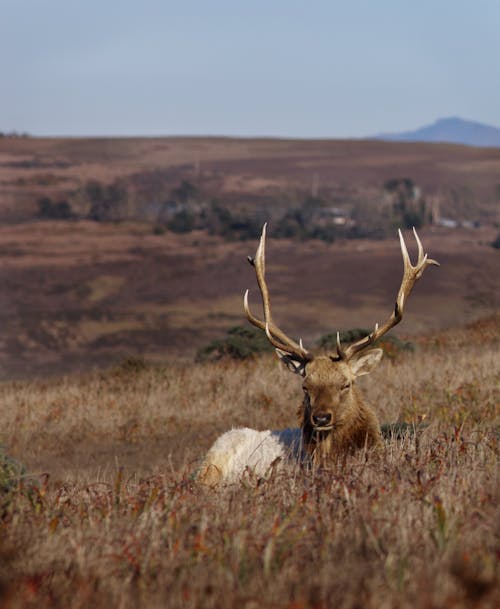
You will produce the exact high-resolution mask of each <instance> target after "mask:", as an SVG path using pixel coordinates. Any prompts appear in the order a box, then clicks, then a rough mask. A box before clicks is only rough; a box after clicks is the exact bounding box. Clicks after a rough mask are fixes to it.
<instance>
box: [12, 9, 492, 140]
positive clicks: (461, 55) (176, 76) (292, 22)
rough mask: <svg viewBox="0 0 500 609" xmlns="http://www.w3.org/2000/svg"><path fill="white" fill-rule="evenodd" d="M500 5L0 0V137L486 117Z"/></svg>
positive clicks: (342, 132) (245, 130) (361, 127)
mask: <svg viewBox="0 0 500 609" xmlns="http://www.w3.org/2000/svg"><path fill="white" fill-rule="evenodd" d="M499 58H500V2H499V1H498V0H470V1H469V0H420V1H419V2H415V1H414V0H344V1H337V0H308V1H306V0H302V1H295V0H178V1H177V2H173V1H170V0H140V1H139V0H135V1H132V0H0V74H1V78H0V131H3V132H10V131H14V130H15V131H18V132H27V133H30V134H32V135H40V136H42V135H51V136H92V135H95V136H110V135H117V136H122V135H151V136H161V135H234V136H272V137H274V136H280V137H281V136H282V137H305V138H307V137H311V138H330V137H335V138H344V137H363V136H369V135H375V134H377V133H385V132H399V131H405V130H409V129H413V128H417V127H420V126H422V125H426V124H429V123H431V122H433V121H434V120H436V119H437V118H441V117H447V116H459V117H461V118H465V119H471V120H475V121H478V122H483V123H487V124H490V125H493V126H497V127H500V61H499Z"/></svg>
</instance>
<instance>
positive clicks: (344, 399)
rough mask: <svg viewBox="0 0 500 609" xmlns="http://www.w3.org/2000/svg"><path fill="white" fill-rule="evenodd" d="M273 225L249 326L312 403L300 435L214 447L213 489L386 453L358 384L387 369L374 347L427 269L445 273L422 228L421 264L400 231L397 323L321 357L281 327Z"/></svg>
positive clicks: (209, 469) (225, 441) (208, 461)
mask: <svg viewBox="0 0 500 609" xmlns="http://www.w3.org/2000/svg"><path fill="white" fill-rule="evenodd" d="M266 226H267V225H266V224H265V225H264V227H263V229H262V235H261V238H260V243H259V246H258V248H257V252H256V254H255V258H251V257H249V258H248V260H249V262H250V264H251V265H252V266H253V267H254V268H255V273H256V276H257V284H258V286H259V290H260V293H261V297H262V305H263V312H264V319H258V318H257V317H255V316H254V315H253V314H252V312H251V311H250V307H249V304H248V290H247V291H246V292H245V296H244V300H243V306H244V310H245V314H246V317H247V319H248V321H249V322H250V323H251V324H253V325H254V326H256V327H257V328H260V329H261V330H263V331H264V332H265V333H266V336H267V338H268V340H269V342H270V343H271V344H272V345H273V346H274V348H275V350H276V353H277V355H278V357H279V358H280V359H281V361H282V362H283V363H284V364H285V365H286V366H287V368H288V369H289V370H291V371H292V372H294V373H296V374H299V375H300V376H302V377H303V382H302V388H303V391H304V397H303V400H302V403H301V404H300V406H299V408H298V410H297V416H298V421H299V428H297V429H285V430H281V431H270V430H266V431H256V430H253V429H248V428H241V429H232V430H230V431H228V432H226V433H225V434H223V435H222V436H220V437H219V438H218V439H217V440H216V441H215V443H214V444H213V445H212V447H211V448H210V450H209V451H208V453H207V455H206V457H205V459H204V461H203V464H202V466H201V468H200V469H199V471H198V479H199V480H200V481H201V482H202V483H204V484H208V485H213V484H216V483H219V482H228V483H231V482H237V481H238V480H239V479H240V478H241V476H242V474H243V473H244V472H245V471H246V470H252V471H253V472H254V473H255V474H256V475H258V476H265V475H266V473H269V471H270V470H271V469H272V467H273V466H274V465H276V464H278V463H280V462H286V461H290V460H294V461H297V462H304V461H307V462H309V463H311V464H313V465H325V464H328V462H331V461H334V460H336V459H337V458H338V457H340V456H342V455H345V454H347V453H349V452H352V451H354V450H356V449H359V448H363V447H368V448H369V447H374V448H378V447H380V446H381V445H382V434H381V431H380V424H379V421H378V417H377V415H376V413H375V411H374V410H373V408H372V407H370V406H369V405H368V404H366V403H365V402H364V401H363V397H362V395H361V392H360V391H359V389H358V387H357V386H356V379H357V378H358V377H360V376H363V375H365V374H369V373H370V372H371V371H372V370H373V369H374V368H375V366H376V365H377V364H378V363H379V362H380V360H381V358H382V353H383V352H382V349H380V348H373V344H374V343H375V342H376V341H377V340H379V339H380V338H381V337H382V336H384V334H386V333H387V332H388V331H389V330H390V329H391V328H393V327H394V326H395V325H396V324H398V323H399V322H400V321H401V319H402V318H403V313H404V308H405V305H406V301H407V299H408V296H409V295H410V292H411V291H412V289H413V286H414V285H415V283H416V281H417V280H418V279H420V277H421V276H422V274H423V272H424V270H425V269H426V268H427V267H428V266H430V265H438V266H439V263H438V262H436V261H435V260H432V259H430V258H429V257H428V255H427V254H424V249H423V246H422V243H421V241H420V239H419V237H418V235H417V232H416V230H415V229H413V233H414V235H415V239H416V242H417V247H418V258H417V263H416V264H415V265H412V263H411V261H410V256H409V254H408V250H407V247H406V244H405V241H404V238H403V235H402V233H401V231H398V233H399V240H400V245H401V253H402V256H403V269H404V270H403V278H402V281H401V285H400V288H399V291H398V294H397V297H396V303H395V306H394V308H393V310H392V313H391V314H390V316H389V317H388V318H387V320H386V321H385V322H384V323H383V324H382V325H379V324H375V327H374V329H373V331H372V332H370V333H369V334H367V335H366V336H364V337H363V338H361V339H359V340H356V341H355V342H353V343H352V344H350V345H347V346H344V345H342V343H341V340H340V335H339V333H338V332H337V341H336V342H337V344H336V349H335V351H334V352H331V353H326V354H314V353H312V352H311V351H310V350H308V349H306V348H305V347H304V345H303V343H302V340H299V342H296V341H295V340H293V339H292V338H290V337H288V336H287V335H286V334H285V333H284V332H283V330H281V329H280V328H279V327H278V326H277V325H276V323H275V322H274V320H273V317H272V314H271V302H270V297H269V290H268V287H267V283H266V277H265V274H266V272H265V266H266V261H265V247H266Z"/></svg>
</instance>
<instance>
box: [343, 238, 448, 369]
mask: <svg viewBox="0 0 500 609" xmlns="http://www.w3.org/2000/svg"><path fill="white" fill-rule="evenodd" d="M398 233H399V242H400V245H401V254H402V256H403V279H402V280H401V285H400V287H399V291H398V294H397V297H396V304H395V306H394V310H393V312H392V314H391V315H390V317H389V318H388V319H387V321H386V322H385V323H384V324H383V325H382V326H381V327H379V325H378V324H376V325H375V328H374V330H373V332H371V333H370V334H368V336H365V337H364V338H361V339H360V340H358V341H356V342H355V343H353V344H352V345H349V346H348V347H347V348H346V349H345V350H344V351H342V349H341V348H340V350H339V345H340V341H339V340H338V339H337V353H338V355H339V357H341V358H342V359H346V360H348V359H350V358H351V357H353V355H355V354H356V353H359V352H360V351H362V350H363V349H366V348H367V347H369V346H370V345H371V344H373V343H374V342H375V341H376V340H378V339H379V338H381V337H382V336H383V335H384V334H385V333H386V332H388V331H389V330H390V329H391V328H393V327H394V326H395V325H397V324H398V323H399V322H400V321H401V319H402V318H403V312H404V306H405V303H406V300H407V298H408V296H409V295H410V292H411V291H412V289H413V286H414V285H415V282H416V281H417V280H418V279H420V277H421V276H422V274H423V272H424V271H425V269H426V268H427V267H428V266H430V265H432V264H435V265H437V266H439V262H437V261H436V260H433V259H432V258H429V257H428V256H427V254H425V253H424V248H423V246H422V242H421V241H420V239H419V236H418V235H417V231H416V230H415V228H413V234H414V235H415V239H416V241H417V247H418V257H417V263H416V264H415V266H413V265H412V263H411V260H410V255H409V254H408V248H407V247H406V243H405V240H404V238H403V234H402V233H401V230H398ZM341 353H342V354H343V357H342V355H341Z"/></svg>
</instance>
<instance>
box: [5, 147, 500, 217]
mask: <svg viewBox="0 0 500 609" xmlns="http://www.w3.org/2000/svg"><path fill="white" fill-rule="evenodd" d="M499 176H500V149H495V148H484V149H483V148H472V147H467V146H459V145H449V144H415V143H399V142H380V141H368V140H359V141H347V140H346V141H344V140H277V139H230V138H173V137H172V138H145V139H140V138H134V139H127V138H121V139H104V138H103V139H79V138H73V139H50V138H8V137H4V138H0V217H2V218H4V219H7V220H16V219H17V220H19V219H26V218H29V217H32V216H33V214H34V213H35V211H36V209H37V207H36V204H37V201H38V200H39V199H40V197H42V196H50V197H54V198H55V199H57V198H65V197H67V196H69V195H70V194H71V193H74V192H75V191H76V190H77V189H78V188H80V187H82V186H83V185H84V184H85V183H87V182H88V181H89V180H97V181H99V182H101V183H104V184H109V183H112V182H114V181H116V180H118V179H120V180H125V182H126V183H127V184H128V187H129V188H131V189H132V190H133V189H134V188H138V187H139V186H138V184H140V185H141V186H142V188H144V185H145V184H147V186H148V188H149V190H151V191H152V192H153V193H154V198H155V199H158V200H160V201H161V200H164V199H165V198H166V197H167V196H168V192H169V190H170V189H172V188H174V187H175V186H177V185H178V184H179V182H180V180H182V179H190V180H193V181H195V182H196V183H197V184H198V185H199V186H200V187H201V188H202V189H203V192H204V193H205V194H206V195H207V196H212V197H218V198H222V199H226V200H229V201H230V202H232V203H233V204H235V205H236V204H241V203H242V202H245V201H247V202H249V203H251V202H252V201H255V200H256V199H258V200H261V199H262V198H264V200H265V201H274V200H276V199H285V200H286V199H287V198H289V197H293V196H294V194H296V193H297V192H302V193H304V192H305V193H307V192H310V190H311V188H312V184H313V182H315V184H316V188H318V189H319V192H320V194H326V195H328V197H329V198H330V199H331V200H334V201H337V202H338V203H343V202H346V201H349V200H355V199H359V198H363V199H368V200H369V199H371V198H377V197H380V193H381V189H382V186H383V184H384V182H385V181H387V180H390V179H393V178H401V177H408V178H411V179H412V180H413V181H414V182H415V183H416V184H417V185H418V186H419V187H420V188H421V189H422V190H423V192H424V194H425V195H431V196H439V197H440V198H441V200H442V212H443V213H447V214H455V215H461V216H466V217H469V219H471V220H477V219H481V220H483V221H486V220H491V219H494V218H495V217H496V213H497V211H496V210H497V207H498V202H499V200H500V194H499V185H500V178H499ZM155 185H156V186H155Z"/></svg>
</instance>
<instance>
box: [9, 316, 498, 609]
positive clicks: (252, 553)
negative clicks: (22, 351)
mask: <svg viewBox="0 0 500 609" xmlns="http://www.w3.org/2000/svg"><path fill="white" fill-rule="evenodd" d="M499 327H500V319H499V317H498V316H492V317H489V318H488V319H484V320H482V321H479V322H475V323H474V324H472V325H470V326H468V327H463V328H460V329H456V330H452V331H451V330H448V331H445V332H440V333H434V334H429V335H422V336H421V338H419V339H418V340H417V341H416V349H415V351H414V352H413V353H406V352H405V353H401V354H398V355H397V356H396V357H395V358H386V359H385V361H384V362H383V364H382V365H381V366H380V368H379V369H378V370H377V371H376V372H374V373H373V375H371V377H367V378H366V381H364V382H363V387H364V391H365V394H366V396H367V400H369V401H370V403H372V404H373V405H374V406H375V408H376V410H377V412H378V413H379V416H380V419H381V420H382V421H398V420H404V421H409V422H418V421H420V420H422V419H423V420H425V422H427V423H428V426H427V427H426V428H425V430H424V431H422V432H420V433H418V434H417V435H416V436H411V437H410V436H409V437H407V438H405V439H402V440H392V441H388V442H387V445H386V449H385V451H384V452H383V454H382V455H380V456H376V455H373V454H369V453H368V454H365V453H359V454H357V455H355V456H352V457H349V458H347V459H346V460H345V463H343V464H341V465H338V466H335V467H332V469H330V470H323V471H318V472H315V473H308V472H304V471H301V470H299V469H297V468H294V467H293V466H290V468H289V469H288V470H286V471H285V472H284V473H283V474H280V475H275V476H271V478H270V479H268V480H255V479H254V478H253V477H252V476H251V475H250V473H249V475H248V476H247V477H246V478H245V479H244V480H242V482H241V484H240V485H238V486H236V487H228V488H219V489H206V488H201V487H200V486H198V485H197V484H196V482H195V481H194V480H193V477H192V474H193V472H194V471H195V470H196V467H197V465H198V463H199V462H200V459H201V458H202V456H203V454H204V452H205V451H206V450H207V448H208V447H209V445H210V444H211V442H212V441H213V440H214V439H215V437H216V436H217V435H218V434H219V433H220V432H222V431H224V430H226V429H229V428H230V427H232V426H237V425H247V426H252V427H256V428H260V429H264V428H269V427H271V428H274V427H285V426H289V425H293V424H294V416H295V409H296V405H297V404H298V401H299V400H300V380H299V379H298V378H296V377H294V376H292V375H290V374H289V373H288V372H286V371H284V370H282V369H281V368H280V367H279V366H278V364H277V362H275V360H274V359H273V358H271V357H267V356H264V357H262V358H260V359H256V360H254V361H250V362H243V363H235V362H219V363H215V364H213V363H212V364H204V365H201V364H199V365H191V364H174V363H172V364H168V365H165V366H143V365H142V364H141V363H140V362H139V361H136V360H132V361H129V362H125V363H124V364H123V365H121V366H117V367H115V368H113V369H110V370H108V371H106V372H101V373H92V374H88V375H85V376H68V377H64V378H54V379H49V380H47V379H45V380H32V381H15V382H4V383H2V384H1V385H0V417H1V421H2V427H1V428H0V443H2V444H3V445H4V448H5V452H6V453H7V454H8V455H10V456H11V457H13V458H15V459H17V460H19V461H20V462H22V463H23V464H24V465H25V466H26V469H27V473H26V474H25V475H24V476H23V477H22V478H21V480H20V482H19V481H16V480H10V481H6V480H4V489H3V493H2V495H0V497H1V512H0V607H2V608H9V609H11V608H12V609H15V608H21V607H23V608H24V607H37V608H42V609H43V608H45V607H47V608H48V607H51V608H52V607H56V608H57V607H61V608H63V607H64V608H65V609H72V608H77V607H79V608H80V607H96V608H97V609H99V608H100V607H103V608H104V607H122V608H126V609H128V608H129V607H130V608H138V607H144V608H146V607H147V608H156V607H158V608H160V607H183V608H190V607H203V608H205V607H206V608H211V607H213V608H225V607H228V608H229V607H238V608H248V609H250V608H252V609H253V608H255V609H257V608H258V607H265V608H281V607H283V608H288V609H301V608H308V607H312V608H318V609H319V608H327V607H335V608H350V609H361V608H373V609H381V608H394V609H395V608H417V609H418V608H426V609H427V608H429V609H430V608H443V609H444V608H449V607H457V608H458V607H471V608H472V607H484V608H494V607H497V606H498V604H497V603H498V597H499V593H500V585H499V558H500V545H499V533H500V530H499V523H500V518H499V516H500V513H499V509H498V499H499V485H498V448H499V446H498V442H499V425H500V421H499V414H500V413H499V403H500V374H499V367H498V361H499V355H500V349H499ZM4 478H5V476H4ZM9 482H10V488H9V489H6V488H5V487H6V483H9Z"/></svg>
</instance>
